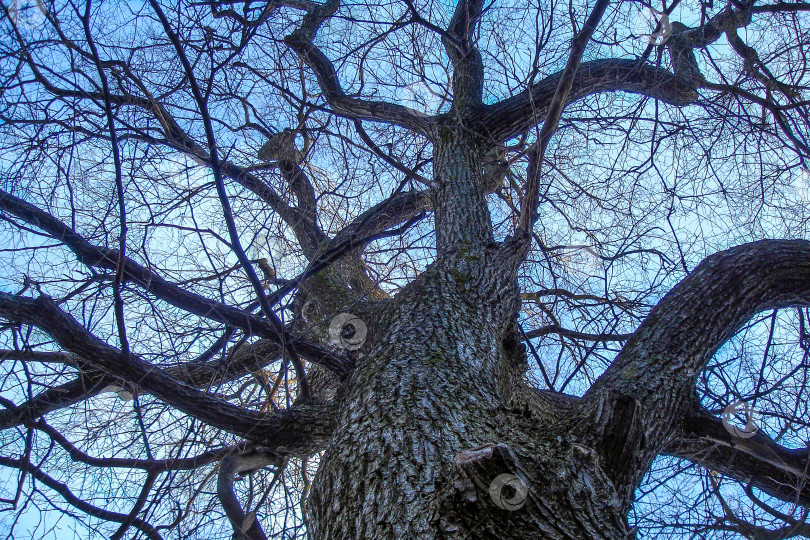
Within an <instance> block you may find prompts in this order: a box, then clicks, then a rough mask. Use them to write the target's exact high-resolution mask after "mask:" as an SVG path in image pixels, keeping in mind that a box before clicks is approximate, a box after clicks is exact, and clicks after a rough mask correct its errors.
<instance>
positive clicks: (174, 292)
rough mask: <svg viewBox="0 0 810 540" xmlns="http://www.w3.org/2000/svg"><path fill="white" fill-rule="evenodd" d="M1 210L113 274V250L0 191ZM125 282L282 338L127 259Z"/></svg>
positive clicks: (321, 360) (316, 353) (310, 352)
mask: <svg viewBox="0 0 810 540" xmlns="http://www.w3.org/2000/svg"><path fill="white" fill-rule="evenodd" d="M0 209H2V210H5V211H8V212H10V213H12V214H14V215H15V216H17V217H19V218H20V219H22V220H24V221H26V222H28V223H31V224H32V225H35V226H37V227H39V228H40V229H42V230H43V231H45V232H46V233H48V234H49V235H50V236H51V237H53V238H54V239H56V240H59V241H61V242H62V243H64V244H65V246H67V248H68V249H70V250H71V251H72V252H73V253H75V254H76V257H77V258H78V259H79V261H80V262H82V263H83V264H85V265H87V266H92V267H97V268H105V269H108V270H114V269H115V268H116V265H117V263H118V252H117V251H116V250H104V249H101V248H98V247H96V246H94V245H92V244H91V243H90V242H88V241H87V240H85V239H84V238H83V237H82V236H80V235H79V234H78V233H76V232H75V231H74V230H73V229H71V228H70V227H68V226H67V225H65V224H64V223H62V222H61V221H59V220H58V219H56V218H55V217H53V216H51V215H50V214H48V213H47V212H45V211H43V210H40V209H39V208H37V207H36V206H34V205H32V204H29V203H27V202H25V201H23V200H22V199H19V198H17V197H15V196H13V195H11V194H10V193H6V192H4V191H0ZM123 277H124V281H127V282H132V283H136V284H137V285H139V286H141V287H143V288H144V289H146V290H147V291H149V292H150V293H151V294H153V295H155V297H157V298H159V299H160V300H163V301H165V302H167V303H169V304H171V305H173V306H175V307H178V308H180V309H183V310H185V311H187V312H189V313H193V314H195V315H197V316H199V317H204V318H207V319H211V320H215V321H218V322H221V323H224V324H227V325H229V326H234V327H237V328H240V329H242V330H243V331H244V332H245V333H246V334H248V335H259V336H262V337H265V338H268V339H272V340H274V341H275V342H277V343H281V341H282V337H281V336H280V335H279V332H278V331H277V329H276V328H275V327H274V326H273V325H271V324H270V323H269V322H268V321H266V320H264V319H262V318H259V317H256V316H254V315H252V314H250V313H248V312H246V311H243V310H240V309H237V308H234V307H231V306H227V305H225V304H221V303H219V302H216V301H214V300H210V299H208V298H205V297H203V296H200V295H198V294H194V293H191V292H189V291H186V290H184V289H182V288H181V287H178V286H177V285H175V284H173V283H170V282H168V281H166V280H165V279H163V278H162V277H160V276H158V275H157V274H155V273H154V272H152V271H151V270H149V269H147V268H144V267H143V266H141V265H139V264H138V263H136V262H135V261H133V260H132V259H129V258H124V259H123ZM294 342H295V345H296V349H297V350H298V352H300V353H301V355H302V356H304V357H305V358H306V359H307V360H310V361H312V362H315V363H316V364H320V365H322V366H324V367H326V368H328V369H330V370H332V371H334V372H335V373H336V374H338V375H339V376H341V377H345V376H346V375H347V374H348V372H349V371H350V370H351V361H350V360H349V359H347V358H341V357H338V356H336V355H335V354H333V353H332V352H330V351H328V350H326V349H323V348H321V347H319V346H317V345H314V344H311V343H308V342H306V341H303V340H300V339H299V340H294Z"/></svg>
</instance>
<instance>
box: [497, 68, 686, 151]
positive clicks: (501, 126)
mask: <svg viewBox="0 0 810 540" xmlns="http://www.w3.org/2000/svg"><path fill="white" fill-rule="evenodd" d="M562 75H563V71H562V70H561V71H558V72H557V73H554V74H553V75H549V76H548V77H546V78H545V79H543V80H542V81H539V82H537V83H536V84H534V86H532V88H531V89H528V90H524V91H523V92H521V93H520V94H517V95H515V96H512V97H510V98H507V99H504V100H503V101H500V102H498V103H496V104H494V105H488V106H485V107H484V109H483V111H482V112H483V114H482V118H481V129H482V130H484V131H485V132H486V133H487V135H488V136H489V137H491V138H492V140H493V141H495V142H504V141H507V140H509V139H510V138H512V137H514V136H516V135H518V134H519V133H522V132H523V131H526V130H527V129H529V128H531V127H532V126H534V125H536V124H538V123H539V122H541V121H542V120H543V118H545V116H546V113H547V112H548V108H549V106H550V103H551V99H552V98H553V97H554V93H555V91H556V89H557V85H558V84H559V82H560V80H561V79H562ZM617 91H621V92H630V93H634V94H641V95H644V96H648V97H653V98H656V99H660V100H661V101H664V102H666V103H670V104H672V105H677V106H684V105H689V104H690V103H694V102H695V100H697V98H698V94H697V91H696V90H695V88H694V87H693V86H691V85H690V84H688V83H687V82H686V81H684V80H682V79H679V78H678V77H676V76H675V75H674V74H672V73H670V72H669V71H667V70H665V69H661V68H658V67H654V66H652V65H650V64H647V63H644V62H640V61H638V60H625V59H605V60H594V61H591V62H582V63H581V64H580V65H579V68H578V69H577V72H576V75H575V76H574V80H573V83H572V85H571V90H570V92H569V93H568V98H567V101H566V105H567V104H569V103H572V102H574V101H577V100H579V99H582V98H583V97H586V96H589V95H591V94H595V93H597V92H617Z"/></svg>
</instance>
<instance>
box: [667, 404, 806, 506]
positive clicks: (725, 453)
mask: <svg viewBox="0 0 810 540" xmlns="http://www.w3.org/2000/svg"><path fill="white" fill-rule="evenodd" d="M663 453H665V454H668V455H670V456H674V457H678V458H681V459H686V460H688V461H691V462H692V463H696V464H699V465H701V466H703V467H706V468H707V469H711V470H715V471H717V472H719V473H721V474H723V475H725V476H728V477H731V478H733V479H735V480H737V481H738V482H741V483H742V484H746V485H751V486H753V487H755V488H757V489H759V490H761V491H764V492H765V493H767V494H768V495H771V496H772V497H776V498H777V499H781V500H783V501H786V502H790V503H794V504H798V505H801V506H810V449H808V448H800V449H789V448H785V447H784V446H781V445H779V444H777V443H776V442H774V441H773V440H772V439H771V438H769V437H768V436H767V435H765V434H764V433H762V431H758V432H757V433H756V434H755V435H754V436H753V437H750V438H748V439H743V438H740V437H734V436H733V435H731V434H730V433H729V432H728V430H726V429H725V426H723V423H722V422H721V421H720V420H718V419H717V418H715V417H714V416H712V415H711V414H710V413H709V412H708V411H706V410H697V411H693V412H691V413H690V414H688V415H687V416H685V417H684V418H683V420H682V422H681V425H680V431H679V432H678V433H677V434H676V435H675V436H674V437H673V438H672V439H671V440H670V441H669V442H667V444H666V445H665V446H664V448H663Z"/></svg>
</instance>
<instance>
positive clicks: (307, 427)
mask: <svg viewBox="0 0 810 540" xmlns="http://www.w3.org/2000/svg"><path fill="white" fill-rule="evenodd" d="M0 316H2V317H4V318H6V319H8V320H12V321H17V322H20V323H23V324H30V325H33V326H36V327H37V328H40V329H42V330H43V331H45V332H47V333H48V334H50V336H51V337H53V338H54V340H56V341H57V343H59V345H60V346H62V347H64V348H65V349H67V350H68V351H70V352H72V353H74V354H76V355H79V356H81V357H82V358H84V359H85V360H87V362H88V363H90V364H92V365H93V366H95V367H96V368H97V369H100V370H103V371H105V372H107V373H110V374H111V375H113V376H115V377H117V378H121V379H123V380H125V381H127V382H129V383H131V384H133V385H134V386H136V387H138V388H143V389H144V392H146V393H149V394H152V395H153V396H155V397H157V398H158V399H160V400H162V401H164V402H166V403H168V404H170V405H172V406H174V407H176V408H177V409H179V410H180V411H182V412H184V413H186V414H188V415H189V416H192V417H194V418H197V419H199V420H201V421H203V422H205V423H207V424H209V425H211V426H212V427H215V428H219V429H222V430H224V431H228V432H230V433H234V434H237V435H239V436H241V437H244V438H245V439H248V440H251V441H255V442H257V443H259V444H262V445H264V446H267V447H268V448H271V449H273V450H275V451H276V452H279V453H285V454H290V455H302V456H303V455H310V454H312V453H313V452H315V451H317V450H318V449H320V448H321V446H322V444H323V443H324V442H325V441H326V439H327V438H328V437H329V436H330V435H331V432H332V429H333V421H334V418H333V414H332V412H333V411H332V409H331V407H329V406H327V405H299V406H296V407H294V408H292V409H286V410H283V411H275V412H273V413H260V412H258V411H253V410H247V409H242V408H239V407H237V406H235V405H233V404H231V403H228V402H227V401H224V400H221V399H218V398H215V397H212V396H210V395H209V394H206V393H204V392H200V391H199V390H196V389H194V388H192V387H191V386H188V385H186V384H183V383H181V382H179V381H177V380H176V379H173V378H172V377H170V376H169V375H167V374H166V373H165V372H164V371H163V370H161V369H159V368H157V367H155V366H153V365H151V364H149V363H148V362H146V361H145V360H143V359H142V358H140V357H139V356H138V355H136V354H134V353H131V354H129V355H122V354H121V352H120V351H119V350H118V349H116V348H114V347H111V346H110V345H108V344H106V343H104V342H103V341H101V340H99V339H98V338H96V337H95V336H94V335H92V334H90V333H89V332H88V331H87V330H86V329H85V328H84V327H83V326H81V325H80V324H79V323H78V322H76V320H75V319H74V318H73V317H71V316H70V315H69V314H67V313H65V312H64V311H62V310H61V309H59V307H58V306H57V305H56V304H55V303H54V302H53V300H51V299H50V298H48V297H46V296H43V297H40V298H37V299H33V298H27V297H21V296H14V295H10V294H6V293H2V292H0Z"/></svg>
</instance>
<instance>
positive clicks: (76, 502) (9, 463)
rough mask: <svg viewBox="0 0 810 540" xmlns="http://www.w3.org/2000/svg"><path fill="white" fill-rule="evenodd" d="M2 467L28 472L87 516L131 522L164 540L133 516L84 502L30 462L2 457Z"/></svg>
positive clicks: (155, 537)
mask: <svg viewBox="0 0 810 540" xmlns="http://www.w3.org/2000/svg"><path fill="white" fill-rule="evenodd" d="M0 465H3V466H5V467H13V468H15V469H19V470H25V471H28V472H29V473H30V474H31V475H32V476H33V477H34V478H36V479H37V480H39V481H40V482H42V483H43V484H45V485H46V486H48V487H49V488H51V489H52V490H54V491H56V492H57V493H59V495H61V496H62V498H63V499H64V500H65V501H66V502H67V503H68V504H70V505H71V506H73V507H74V508H77V509H78V510H81V511H82V512H84V513H85V514H87V515H90V516H93V517H97V518H100V519H103V520H106V521H113V522H116V523H126V522H128V521H129V522H131V524H132V526H133V527H135V528H137V529H138V530H140V531H141V532H142V533H143V534H144V535H145V536H146V537H147V538H151V539H152V540H162V538H163V537H162V536H160V533H158V531H157V529H156V528H155V527H153V526H152V525H150V524H149V523H147V522H146V521H144V520H142V519H140V518H131V516H128V515H127V514H119V513H118V512H111V511H110V510H104V509H103V508H99V507H97V506H93V505H92V504H90V503H88V502H85V501H83V500H82V499H81V498H79V497H77V496H76V495H75V494H74V493H73V492H72V491H71V490H70V488H69V487H68V486H67V485H65V484H63V483H62V482H59V481H57V480H54V479H53V478H51V477H50V476H48V475H47V474H45V472H43V471H42V469H40V468H39V467H37V466H36V465H34V464H33V463H30V462H29V461H28V460H23V459H14V458H9V457H5V456H0Z"/></svg>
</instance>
